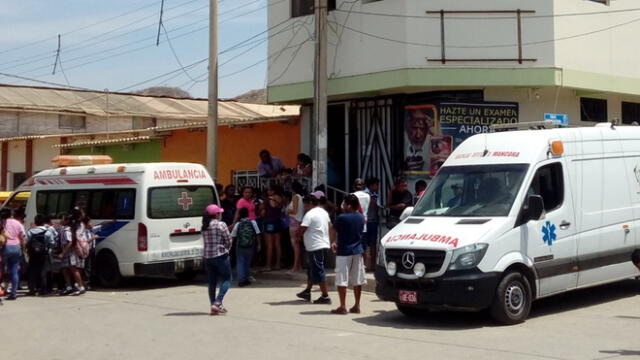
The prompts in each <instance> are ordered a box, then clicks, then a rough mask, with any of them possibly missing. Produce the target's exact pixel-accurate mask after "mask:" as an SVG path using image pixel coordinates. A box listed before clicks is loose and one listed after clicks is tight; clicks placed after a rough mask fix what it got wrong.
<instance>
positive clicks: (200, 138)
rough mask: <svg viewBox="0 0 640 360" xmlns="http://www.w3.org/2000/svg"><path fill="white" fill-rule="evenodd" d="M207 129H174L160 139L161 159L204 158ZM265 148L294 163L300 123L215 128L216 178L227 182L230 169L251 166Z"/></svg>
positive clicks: (254, 166) (290, 165) (197, 159)
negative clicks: (161, 143) (161, 141)
mask: <svg viewBox="0 0 640 360" xmlns="http://www.w3.org/2000/svg"><path fill="white" fill-rule="evenodd" d="M206 138H207V133H206V131H204V130H175V131H172V133H171V136H169V137H168V138H166V139H165V140H164V143H163V146H162V161H180V162H195V163H201V164H206V162H207V160H206V159H207V155H206V151H207V145H206V143H207V139H206ZM262 149H267V150H269V151H270V152H271V154H272V155H273V156H276V157H278V158H280V160H282V162H283V163H284V165H285V166H286V167H294V166H295V164H296V156H297V155H298V153H299V152H300V125H299V123H296V125H287V124H283V123H280V122H271V123H261V124H253V125H252V127H250V128H235V129H231V128H229V127H227V126H220V127H219V128H218V180H217V181H218V182H219V183H221V184H224V185H227V184H230V183H231V172H232V171H233V170H255V169H256V165H257V164H258V161H259V158H258V153H259V152H260V150H262Z"/></svg>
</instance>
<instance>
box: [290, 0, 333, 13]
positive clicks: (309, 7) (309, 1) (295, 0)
mask: <svg viewBox="0 0 640 360" xmlns="http://www.w3.org/2000/svg"><path fill="white" fill-rule="evenodd" d="M327 2H328V6H329V10H335V8H336V0H328V1H327ZM314 3H315V0H291V17H299V16H305V15H311V14H313V7H314Z"/></svg>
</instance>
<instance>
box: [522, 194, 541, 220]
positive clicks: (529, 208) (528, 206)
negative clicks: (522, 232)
mask: <svg viewBox="0 0 640 360" xmlns="http://www.w3.org/2000/svg"><path fill="white" fill-rule="evenodd" d="M544 215H545V214H544V201H543V200H542V196H540V195H529V197H528V198H527V202H526V203H525V204H524V206H523V207H522V212H521V214H520V221H519V222H518V225H522V224H526V223H528V222H529V221H532V220H534V221H538V220H542V219H544Z"/></svg>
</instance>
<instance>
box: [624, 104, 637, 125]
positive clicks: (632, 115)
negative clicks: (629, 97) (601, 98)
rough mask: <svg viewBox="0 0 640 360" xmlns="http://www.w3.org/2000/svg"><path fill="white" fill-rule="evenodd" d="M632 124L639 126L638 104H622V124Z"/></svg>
mask: <svg viewBox="0 0 640 360" xmlns="http://www.w3.org/2000/svg"><path fill="white" fill-rule="evenodd" d="M634 122H636V123H638V124H640V103H632V102H625V101H623V102H622V123H623V124H628V125H630V124H633V123H634Z"/></svg>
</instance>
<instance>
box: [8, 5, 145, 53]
mask: <svg viewBox="0 0 640 360" xmlns="http://www.w3.org/2000/svg"><path fill="white" fill-rule="evenodd" d="M152 6H156V1H153V3H150V4H148V5H145V6H142V7H139V8H137V9H134V10H131V11H127V12H124V13H121V14H119V15H116V16H113V17H110V18H107V19H104V20H100V21H98V22H95V23H92V24H89V25H86V26H83V27H80V28H76V29H74V30H71V31H68V32H66V33H64V35H69V34H73V33H76V32H78V31H82V30H86V29H89V28H91V27H94V26H97V25H100V24H104V23H105V22H109V21H111V20H115V19H119V18H121V17H122V16H126V15H128V14H132V13H136V12H138V11H140V10H144V9H146V8H150V7H152ZM55 38H56V36H50V37H47V38H43V39H40V40H36V41H33V42H30V43H28V44H24V45H20V46H16V47H13V48H9V49H5V50H2V51H0V54H6V53H8V52H12V51H16V50H20V49H24V48H27V47H31V46H33V45H37V44H41V43H43V42H46V41H49V40H51V39H55Z"/></svg>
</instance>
